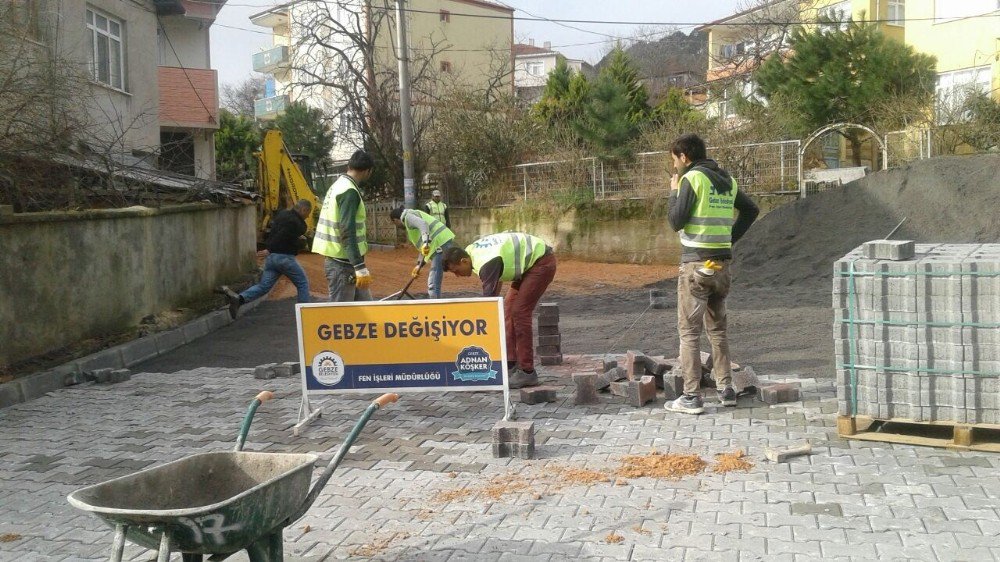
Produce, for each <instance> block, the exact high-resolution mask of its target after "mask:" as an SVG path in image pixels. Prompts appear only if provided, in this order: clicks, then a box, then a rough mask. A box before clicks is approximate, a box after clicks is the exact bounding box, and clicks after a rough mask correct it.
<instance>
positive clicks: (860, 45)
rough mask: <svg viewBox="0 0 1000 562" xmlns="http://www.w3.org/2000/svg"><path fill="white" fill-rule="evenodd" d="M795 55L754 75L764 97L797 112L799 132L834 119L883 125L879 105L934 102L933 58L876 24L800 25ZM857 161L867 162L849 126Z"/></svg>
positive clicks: (793, 45) (768, 64)
mask: <svg viewBox="0 0 1000 562" xmlns="http://www.w3.org/2000/svg"><path fill="white" fill-rule="evenodd" d="M789 47H790V49H789V50H790V53H791V54H789V55H787V56H773V57H771V58H770V59H768V60H767V61H765V62H764V64H763V65H761V67H760V68H759V69H758V70H757V72H756V73H755V74H754V80H755V81H756V83H757V86H758V91H759V93H760V95H762V96H763V97H764V99H766V100H768V101H769V102H772V101H774V100H782V103H781V107H773V110H774V111H782V112H787V113H788V114H789V115H793V116H797V118H798V119H797V121H798V129H799V130H798V131H797V132H798V134H800V135H807V134H809V133H811V132H812V131H814V130H816V129H818V128H820V127H822V126H824V125H829V124H832V123H838V122H850V123H858V124H861V125H866V126H870V127H874V126H877V125H878V124H879V116H878V113H879V112H878V108H880V107H888V106H891V105H892V104H893V103H894V101H896V100H901V99H907V100H919V101H920V102H921V103H922V104H929V103H930V101H931V99H932V97H933V93H934V80H935V71H934V66H935V60H934V57H931V56H929V55H925V54H921V53H917V52H916V51H914V50H913V48H912V47H910V46H907V45H904V44H902V43H900V42H898V41H894V40H892V39H888V38H887V37H885V35H883V34H882V32H881V31H879V29H878V28H877V27H876V26H874V25H871V24H864V23H857V22H850V23H849V24H848V25H847V27H846V29H843V30H841V29H836V28H834V29H830V28H824V30H823V31H819V32H817V31H813V30H809V29H806V28H803V27H800V28H796V29H795V30H794V31H793V32H792V35H791V42H790V45H789ZM841 134H843V135H844V136H845V137H847V139H848V141H849V142H850V143H851V146H852V149H853V152H854V163H855V165H860V164H861V150H860V148H861V142H862V140H863V139H862V138H861V136H860V133H859V132H858V131H856V130H854V131H851V130H849V131H844V132H842V133H841Z"/></svg>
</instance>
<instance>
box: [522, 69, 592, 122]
mask: <svg viewBox="0 0 1000 562" xmlns="http://www.w3.org/2000/svg"><path fill="white" fill-rule="evenodd" d="M577 76H581V75H580V74H574V72H573V71H572V70H571V69H570V68H569V66H568V65H567V64H566V59H565V58H563V57H558V60H557V61H556V67H555V68H554V69H553V70H552V72H550V73H549V77H548V79H547V80H546V82H545V89H544V90H543V92H542V97H541V99H540V100H538V102H537V103H535V106H534V107H533V108H532V113H533V114H534V115H535V117H537V118H538V119H539V120H540V121H541V122H542V123H544V124H545V125H546V126H548V127H550V128H552V127H558V126H561V125H565V124H566V123H567V122H568V121H569V120H570V119H571V113H572V112H571V111H570V107H569V106H570V103H569V94H570V85H571V83H572V82H573V80H574V79H576V77H577Z"/></svg>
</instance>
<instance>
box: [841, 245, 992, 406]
mask: <svg viewBox="0 0 1000 562" xmlns="http://www.w3.org/2000/svg"><path fill="white" fill-rule="evenodd" d="M833 307H834V325H833V336H834V344H835V351H836V363H837V398H838V402H839V412H840V414H841V415H844V416H868V417H871V418H875V419H905V420H913V421H945V422H955V423H990V424H995V423H1000V385H998V382H1000V244H915V245H914V244H913V243H912V242H910V243H909V244H906V243H900V242H898V241H874V242H869V243H867V244H865V245H862V246H861V247H858V248H856V249H855V250H854V251H852V252H851V253H849V254H847V255H846V256H844V257H843V258H842V259H840V260H839V261H837V262H836V264H834V279H833ZM855 402H856V407H855Z"/></svg>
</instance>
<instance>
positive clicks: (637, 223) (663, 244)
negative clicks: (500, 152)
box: [449, 208, 681, 264]
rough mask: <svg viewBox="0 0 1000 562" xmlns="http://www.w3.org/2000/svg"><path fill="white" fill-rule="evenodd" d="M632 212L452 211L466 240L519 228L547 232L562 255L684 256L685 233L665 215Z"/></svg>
mask: <svg viewBox="0 0 1000 562" xmlns="http://www.w3.org/2000/svg"><path fill="white" fill-rule="evenodd" d="M650 214H652V215H653V216H649V214H647V215H645V216H628V215H627V214H625V213H617V212H615V210H614V209H610V210H606V211H605V210H602V211H601V214H600V216H599V218H595V215H598V213H590V212H586V211H578V210H575V209H574V210H570V211H568V212H566V213H565V214H563V215H561V216H560V217H559V218H558V219H553V218H552V217H551V216H549V215H541V216H538V217H532V216H531V215H530V213H525V214H524V215H522V216H515V215H514V214H513V213H511V212H510V210H509V209H503V208H500V209H455V210H452V211H449V216H450V218H451V226H452V230H454V231H455V235H456V236H457V237H458V239H459V241H461V242H462V243H463V244H467V243H469V242H471V241H473V240H475V239H476V238H478V237H480V236H483V235H485V234H492V233H495V232H500V231H504V230H517V231H521V232H527V233H529V234H534V235H537V236H540V237H542V238H543V239H545V240H546V241H547V242H549V243H550V244H553V245H554V246H555V248H556V250H557V251H558V252H559V255H560V256H572V257H574V258H578V259H582V260H590V261H597V262H612V263H657V264H661V263H662V264H673V263H677V262H678V261H680V255H681V254H680V252H681V248H680V239H679V238H678V237H677V234H676V233H675V232H673V231H672V230H670V227H669V226H668V225H667V223H666V220H667V219H666V216H665V215H663V214H662V213H650Z"/></svg>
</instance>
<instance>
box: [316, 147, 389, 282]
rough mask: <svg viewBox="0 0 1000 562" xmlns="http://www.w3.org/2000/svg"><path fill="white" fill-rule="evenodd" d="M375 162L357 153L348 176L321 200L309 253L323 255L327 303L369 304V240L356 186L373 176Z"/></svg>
mask: <svg viewBox="0 0 1000 562" xmlns="http://www.w3.org/2000/svg"><path fill="white" fill-rule="evenodd" d="M374 167H375V161H374V160H373V159H372V157H371V155H370V154H368V153H367V152H365V151H364V150H358V151H356V152H355V153H354V154H352V155H351V159H350V160H349V161H348V162H347V173H346V174H344V175H342V176H340V177H339V178H337V181H335V182H334V183H333V185H332V186H331V187H330V191H328V192H327V193H326V197H325V198H324V199H323V210H322V211H321V212H320V215H319V223H318V224H317V225H316V236H315V237H314V238H313V247H312V251H313V252H314V253H317V254H321V255H324V256H326V264H325V269H326V280H327V282H328V283H329V284H330V302H352V301H370V300H372V294H371V291H370V290H369V288H368V287H369V286H370V285H371V282H372V276H371V273H370V272H369V271H368V268H367V267H366V266H365V254H367V253H368V239H367V232H366V229H365V219H366V215H365V202H364V201H362V200H361V191H360V190H359V189H358V186H359V185H360V184H361V183H362V182H364V181H367V180H368V178H370V177H371V175H372V168H374Z"/></svg>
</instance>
